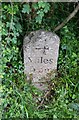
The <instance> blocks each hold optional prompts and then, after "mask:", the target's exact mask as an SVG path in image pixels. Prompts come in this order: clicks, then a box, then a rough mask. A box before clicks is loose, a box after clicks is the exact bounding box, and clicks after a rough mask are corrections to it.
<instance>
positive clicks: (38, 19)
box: [36, 15, 42, 24]
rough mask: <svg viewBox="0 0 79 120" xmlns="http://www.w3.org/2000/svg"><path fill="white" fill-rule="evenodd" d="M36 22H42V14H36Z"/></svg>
mask: <svg viewBox="0 0 79 120" xmlns="http://www.w3.org/2000/svg"><path fill="white" fill-rule="evenodd" d="M36 22H37V23H39V24H41V22H42V18H40V15H38V16H36Z"/></svg>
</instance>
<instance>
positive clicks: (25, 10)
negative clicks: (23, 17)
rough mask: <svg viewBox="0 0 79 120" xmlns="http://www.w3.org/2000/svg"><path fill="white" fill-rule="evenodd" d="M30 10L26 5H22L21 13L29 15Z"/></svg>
mask: <svg viewBox="0 0 79 120" xmlns="http://www.w3.org/2000/svg"><path fill="white" fill-rule="evenodd" d="M30 11H31V9H30V6H29V5H28V4H25V5H23V9H22V12H23V13H28V14H29V13H30Z"/></svg>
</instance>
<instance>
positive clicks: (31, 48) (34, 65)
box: [23, 30, 60, 90]
mask: <svg viewBox="0 0 79 120" xmlns="http://www.w3.org/2000/svg"><path fill="white" fill-rule="evenodd" d="M59 42H60V39H59V37H58V36H57V35H56V34H54V33H52V32H48V31H43V30H38V31H34V32H31V33H30V34H29V35H28V36H25V38H24V43H23V52H24V66H25V70H24V72H25V74H26V75H27V80H29V81H30V80H31V81H32V84H34V85H35V86H36V87H37V88H39V89H41V90H44V89H46V88H47V84H48V82H50V79H51V78H54V77H55V73H56V70H57V59H58V51H59Z"/></svg>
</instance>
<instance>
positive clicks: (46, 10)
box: [44, 4, 50, 13]
mask: <svg viewBox="0 0 79 120" xmlns="http://www.w3.org/2000/svg"><path fill="white" fill-rule="evenodd" d="M49 9H50V5H49V4H48V5H46V6H45V8H44V12H45V13H47V12H48V11H49Z"/></svg>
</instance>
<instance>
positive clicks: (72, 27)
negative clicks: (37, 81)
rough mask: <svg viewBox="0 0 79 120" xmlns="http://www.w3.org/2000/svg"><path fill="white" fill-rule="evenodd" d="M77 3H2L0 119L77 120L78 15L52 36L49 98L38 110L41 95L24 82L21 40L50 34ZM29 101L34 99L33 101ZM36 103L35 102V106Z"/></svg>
mask: <svg viewBox="0 0 79 120" xmlns="http://www.w3.org/2000/svg"><path fill="white" fill-rule="evenodd" d="M77 4H78V3H47V2H37V3H11V2H9V3H2V15H1V21H0V30H1V33H0V35H1V36H2V37H1V47H0V50H1V59H0V63H1V65H0V78H1V79H2V84H1V85H0V91H1V100H0V102H1V108H0V109H1V111H2V114H1V118H2V119H3V120H4V119H9V118H19V119H20V118H59V119H61V118H67V119H68V118H77V119H79V87H78V86H79V26H78V25H79V24H78V23H79V13H77V14H76V16H75V17H74V18H73V19H72V20H71V21H70V22H68V23H67V24H66V25H65V26H64V27H63V28H61V29H60V30H59V31H57V32H56V33H57V34H58V35H59V37H60V39H61V42H60V50H59V59H58V70H57V75H56V77H55V79H52V82H53V83H54V87H53V88H52V91H51V94H50V95H49V96H48V97H47V98H45V100H44V103H43V104H42V106H41V107H40V108H39V109H38V106H39V104H40V101H41V100H40V98H41V99H43V96H44V94H43V93H41V92H40V91H39V90H37V89H36V88H34V86H32V85H29V84H28V83H27V82H26V80H25V75H24V72H23V70H24V65H23V48H22V45H23V38H24V36H25V35H26V34H28V33H29V32H30V31H35V30H38V29H44V30H48V31H52V32H53V30H54V28H55V27H56V26H57V25H59V24H60V23H61V22H62V21H63V20H64V19H65V18H66V17H67V16H68V15H69V14H70V13H71V12H72V11H73V10H74V9H75V7H76V5H77ZM33 98H36V100H34V99H33ZM35 101H36V102H35Z"/></svg>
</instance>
